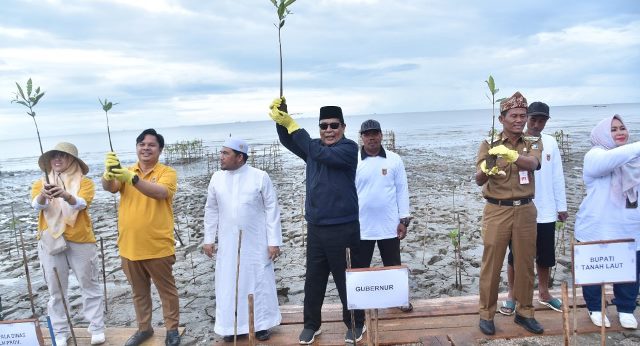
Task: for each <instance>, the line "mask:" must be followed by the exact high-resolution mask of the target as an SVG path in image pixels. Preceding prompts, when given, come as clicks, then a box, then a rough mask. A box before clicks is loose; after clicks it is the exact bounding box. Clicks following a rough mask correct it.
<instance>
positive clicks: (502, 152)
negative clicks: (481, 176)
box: [489, 144, 520, 163]
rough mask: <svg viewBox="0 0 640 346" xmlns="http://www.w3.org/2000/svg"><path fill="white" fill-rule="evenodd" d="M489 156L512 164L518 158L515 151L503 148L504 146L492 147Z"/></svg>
mask: <svg viewBox="0 0 640 346" xmlns="http://www.w3.org/2000/svg"><path fill="white" fill-rule="evenodd" d="M489 155H497V156H500V157H501V158H503V159H504V160H505V161H507V162H509V163H514V162H516V160H517V159H518V157H519V156H520V154H518V152H517V151H515V150H511V149H509V148H507V147H505V146H504V144H501V145H498V146H497V147H493V148H491V149H489Z"/></svg>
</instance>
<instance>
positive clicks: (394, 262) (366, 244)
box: [358, 237, 402, 268]
mask: <svg viewBox="0 0 640 346" xmlns="http://www.w3.org/2000/svg"><path fill="white" fill-rule="evenodd" d="M376 243H378V250H380V257H381V258H382V264H383V265H384V266H385V267H389V266H399V265H400V264H402V263H400V239H398V237H394V238H388V239H378V240H364V239H362V240H360V250H359V251H358V256H359V259H360V261H361V262H362V264H363V266H364V267H365V268H367V267H370V266H371V259H372V258H373V251H374V250H375V245H376Z"/></svg>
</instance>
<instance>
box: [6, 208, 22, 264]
mask: <svg viewBox="0 0 640 346" xmlns="http://www.w3.org/2000/svg"><path fill="white" fill-rule="evenodd" d="M11 228H13V239H14V240H15V242H16V253H20V245H18V231H17V230H16V214H15V213H14V211H13V201H12V202H11ZM9 249H11V248H9ZM9 255H11V253H9Z"/></svg>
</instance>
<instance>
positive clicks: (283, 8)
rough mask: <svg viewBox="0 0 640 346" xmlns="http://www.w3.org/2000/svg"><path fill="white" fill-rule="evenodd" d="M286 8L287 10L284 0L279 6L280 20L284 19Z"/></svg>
mask: <svg viewBox="0 0 640 346" xmlns="http://www.w3.org/2000/svg"><path fill="white" fill-rule="evenodd" d="M284 10H286V7H284V2H281V3H280V6H278V18H280V20H282V19H284Z"/></svg>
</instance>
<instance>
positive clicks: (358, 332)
mask: <svg viewBox="0 0 640 346" xmlns="http://www.w3.org/2000/svg"><path fill="white" fill-rule="evenodd" d="M366 331H367V326H365V325H363V326H362V327H356V337H355V340H356V341H355V342H354V341H353V339H354V338H353V331H352V330H351V329H349V330H347V334H346V335H345V336H344V341H345V342H348V343H351V344H355V343H356V342H358V341H360V340H362V336H363V335H364V333H365V332H366Z"/></svg>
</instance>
